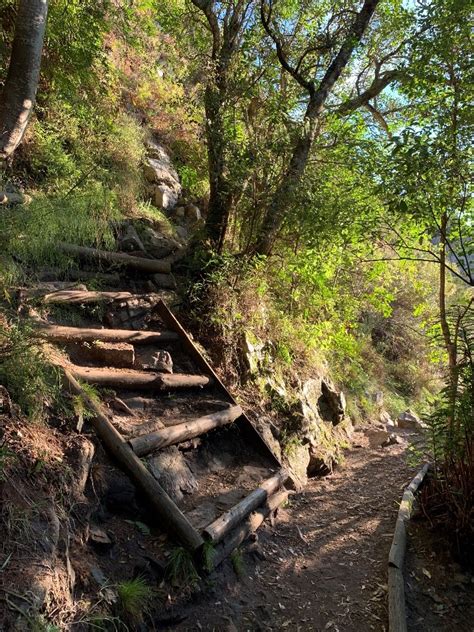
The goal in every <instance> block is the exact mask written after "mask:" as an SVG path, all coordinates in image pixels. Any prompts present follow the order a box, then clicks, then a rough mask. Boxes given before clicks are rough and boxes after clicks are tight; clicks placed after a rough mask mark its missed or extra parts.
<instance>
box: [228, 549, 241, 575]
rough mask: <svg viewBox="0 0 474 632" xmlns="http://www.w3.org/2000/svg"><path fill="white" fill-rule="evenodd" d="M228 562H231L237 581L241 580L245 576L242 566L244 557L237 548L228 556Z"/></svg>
mask: <svg viewBox="0 0 474 632" xmlns="http://www.w3.org/2000/svg"><path fill="white" fill-rule="evenodd" d="M230 561H231V562H232V568H233V569H234V573H235V574H236V575H237V577H238V578H239V579H241V578H242V577H243V576H244V575H245V564H244V557H243V555H242V551H241V550H240V549H238V548H237V549H235V550H234V551H232V555H231V556H230Z"/></svg>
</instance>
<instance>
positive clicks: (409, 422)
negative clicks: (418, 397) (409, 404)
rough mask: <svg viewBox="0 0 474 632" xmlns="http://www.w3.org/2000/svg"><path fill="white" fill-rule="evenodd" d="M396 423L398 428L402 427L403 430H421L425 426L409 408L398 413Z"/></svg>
mask: <svg viewBox="0 0 474 632" xmlns="http://www.w3.org/2000/svg"><path fill="white" fill-rule="evenodd" d="M397 423H398V427H399V428H404V429H405V430H422V429H423V428H424V427H425V425H424V423H423V422H422V421H421V419H420V418H419V417H418V415H417V414H416V413H414V412H413V411H412V410H410V408H408V410H405V412H403V413H400V415H399V416H398V420H397Z"/></svg>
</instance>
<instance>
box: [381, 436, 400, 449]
mask: <svg viewBox="0 0 474 632" xmlns="http://www.w3.org/2000/svg"><path fill="white" fill-rule="evenodd" d="M398 443H402V440H401V439H400V437H398V436H397V435H396V434H394V433H393V432H392V433H391V435H390V436H389V437H388V439H386V440H385V441H384V442H383V443H382V448H388V447H389V446H391V445H397V444H398Z"/></svg>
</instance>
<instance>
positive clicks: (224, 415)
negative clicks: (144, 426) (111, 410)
mask: <svg viewBox="0 0 474 632" xmlns="http://www.w3.org/2000/svg"><path fill="white" fill-rule="evenodd" d="M241 414H242V409H241V408H240V406H232V407H231V408H226V409H225V410H222V411H219V412H217V413H212V414H210V415H205V416H204V417H200V418H199V419H196V420H194V421H188V422H185V423H182V424H179V425H178V426H169V427H168V428H163V430H159V431H158V432H151V433H149V434H145V435H141V436H139V437H134V438H133V439H130V441H129V443H130V445H131V447H132V449H133V451H134V452H135V454H136V455H138V456H144V455H145V454H149V453H150V452H153V450H159V449H160V448H165V447H166V446H169V445H175V444H176V443H182V442H183V441H188V440H189V439H194V437H199V436H200V435H202V434H204V433H206V432H209V431H210V430H213V429H214V428H220V427H221V426H225V425H227V424H230V423H232V422H233V421H235V420H236V419H237V418H238V417H240V415H241Z"/></svg>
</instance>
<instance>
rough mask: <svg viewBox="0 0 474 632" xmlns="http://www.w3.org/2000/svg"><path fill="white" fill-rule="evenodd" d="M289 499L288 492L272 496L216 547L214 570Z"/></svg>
mask: <svg viewBox="0 0 474 632" xmlns="http://www.w3.org/2000/svg"><path fill="white" fill-rule="evenodd" d="M287 499H288V492H287V491H286V490H283V491H281V492H277V493H276V494H274V495H273V496H270V498H269V499H268V500H267V501H266V502H265V503H264V504H263V505H261V507H259V508H258V509H257V510H256V511H255V512H254V513H253V514H251V515H250V516H249V518H248V519H247V520H246V521H245V522H242V523H240V525H239V526H238V527H237V528H236V529H234V531H233V532H232V533H231V534H230V535H229V537H228V538H227V539H226V540H223V541H222V542H220V543H219V544H218V545H217V546H216V548H215V549H214V555H213V557H212V566H213V567H214V568H216V567H217V566H219V564H221V563H222V562H223V561H224V560H225V559H226V558H227V557H229V555H230V554H231V553H232V551H234V549H236V548H237V547H238V546H240V545H241V544H242V542H244V541H245V540H246V539H247V538H248V537H249V536H250V534H252V533H254V532H255V531H257V529H258V528H259V527H260V526H261V525H262V523H263V522H264V520H265V519H266V518H267V516H269V515H270V513H271V512H272V511H275V510H276V509H278V507H280V505H282V504H283V503H284V502H286V500H287Z"/></svg>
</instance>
